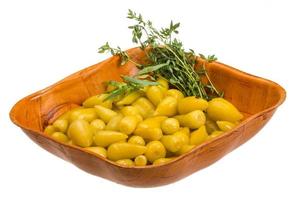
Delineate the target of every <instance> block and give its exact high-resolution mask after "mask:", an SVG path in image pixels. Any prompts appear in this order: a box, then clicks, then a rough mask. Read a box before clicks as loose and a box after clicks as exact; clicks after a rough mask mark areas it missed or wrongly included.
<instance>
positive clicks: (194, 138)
mask: <svg viewBox="0 0 300 200" xmlns="http://www.w3.org/2000/svg"><path fill="white" fill-rule="evenodd" d="M207 137H208V134H207V132H206V128H205V126H204V125H203V126H201V127H200V128H199V129H197V130H195V131H193V132H192V133H191V138H190V144H191V145H199V144H201V143H203V142H204V141H205V140H206V139H207Z"/></svg>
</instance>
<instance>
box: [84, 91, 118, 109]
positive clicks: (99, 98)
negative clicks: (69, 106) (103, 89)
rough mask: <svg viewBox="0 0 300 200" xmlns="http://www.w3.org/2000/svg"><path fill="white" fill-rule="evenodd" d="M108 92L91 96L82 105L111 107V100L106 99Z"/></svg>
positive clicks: (87, 106)
mask: <svg viewBox="0 0 300 200" xmlns="http://www.w3.org/2000/svg"><path fill="white" fill-rule="evenodd" d="M107 96H108V94H100V95H95V96H92V97H90V98H88V99H86V100H85V101H84V102H83V103H82V105H83V107H85V108H93V107H94V106H95V105H100V106H103V107H105V108H109V109H111V108H112V100H111V99H106V98H107Z"/></svg>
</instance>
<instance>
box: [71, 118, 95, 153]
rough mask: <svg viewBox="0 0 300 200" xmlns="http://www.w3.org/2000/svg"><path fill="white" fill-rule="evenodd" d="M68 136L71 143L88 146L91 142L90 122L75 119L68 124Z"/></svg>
mask: <svg viewBox="0 0 300 200" xmlns="http://www.w3.org/2000/svg"><path fill="white" fill-rule="evenodd" d="M68 136H69V137H70V138H71V139H72V141H73V143H74V144H76V145H78V146H81V147H89V146H91V145H92V143H93V131H92V128H91V127H90V124H89V123H88V122H87V121H85V120H83V119H77V120H75V121H73V122H72V123H71V124H70V127H69V129H68Z"/></svg>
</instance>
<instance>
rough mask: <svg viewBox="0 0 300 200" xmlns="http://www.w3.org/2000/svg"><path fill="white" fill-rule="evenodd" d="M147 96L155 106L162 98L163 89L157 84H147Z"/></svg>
mask: <svg viewBox="0 0 300 200" xmlns="http://www.w3.org/2000/svg"><path fill="white" fill-rule="evenodd" d="M146 96H147V98H148V99H149V100H150V101H151V102H152V103H153V105H155V106H157V105H158V104H159V103H160V102H161V101H162V99H163V98H164V93H163V91H162V90H161V89H160V88H159V87H158V86H149V87H148V88H147V91H146Z"/></svg>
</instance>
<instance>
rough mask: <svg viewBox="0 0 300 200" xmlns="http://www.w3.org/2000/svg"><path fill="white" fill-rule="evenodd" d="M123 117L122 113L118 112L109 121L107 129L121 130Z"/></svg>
mask: <svg viewBox="0 0 300 200" xmlns="http://www.w3.org/2000/svg"><path fill="white" fill-rule="evenodd" d="M122 119H123V115H122V114H117V115H115V116H113V117H112V118H111V119H110V120H109V122H108V123H107V125H106V127H105V130H110V131H119V123H120V121H121V120H122Z"/></svg>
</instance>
